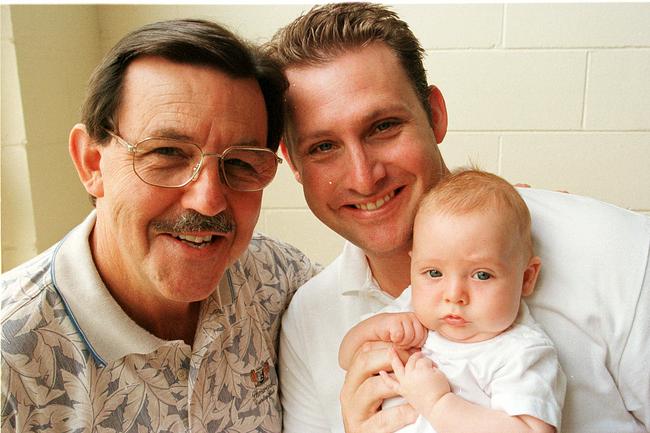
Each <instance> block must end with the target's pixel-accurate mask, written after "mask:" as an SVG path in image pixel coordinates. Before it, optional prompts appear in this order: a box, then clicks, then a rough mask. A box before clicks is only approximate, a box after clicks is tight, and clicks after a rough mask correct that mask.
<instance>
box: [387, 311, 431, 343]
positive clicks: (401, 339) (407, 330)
mask: <svg viewBox="0 0 650 433" xmlns="http://www.w3.org/2000/svg"><path fill="white" fill-rule="evenodd" d="M380 316H383V317H382V320H384V321H385V322H384V323H385V326H384V327H383V328H382V331H381V332H382V333H383V335H380V336H379V337H380V339H381V340H382V341H389V342H391V343H393V344H394V345H395V346H396V347H398V348H400V349H410V348H414V347H418V348H419V347H422V345H423V344H424V342H425V340H426V339H427V329H426V328H425V327H424V326H423V325H422V324H421V323H420V321H419V320H418V318H417V317H416V316H415V314H414V313H382V314H380Z"/></svg>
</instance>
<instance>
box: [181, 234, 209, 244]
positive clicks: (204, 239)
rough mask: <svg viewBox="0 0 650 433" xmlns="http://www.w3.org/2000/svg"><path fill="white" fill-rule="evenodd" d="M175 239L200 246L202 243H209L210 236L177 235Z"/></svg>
mask: <svg viewBox="0 0 650 433" xmlns="http://www.w3.org/2000/svg"><path fill="white" fill-rule="evenodd" d="M176 237H177V238H178V239H180V240H182V241H188V242H193V243H195V244H202V243H203V242H210V241H211V240H212V235H208V236H192V235H177V236H176Z"/></svg>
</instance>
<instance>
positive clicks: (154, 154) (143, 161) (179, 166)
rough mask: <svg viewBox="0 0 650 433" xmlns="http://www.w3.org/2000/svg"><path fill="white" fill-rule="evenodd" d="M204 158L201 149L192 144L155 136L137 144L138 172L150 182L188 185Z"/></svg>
mask: <svg viewBox="0 0 650 433" xmlns="http://www.w3.org/2000/svg"><path fill="white" fill-rule="evenodd" d="M200 160H201V150H200V149H199V148H198V147H197V146H196V145H194V144H192V143H186V142H183V141H178V140H172V139H161V138H151V139H146V140H144V141H141V142H140V143H138V144H137V145H136V148H135V153H134V154H133V168H134V170H135V173H136V174H137V175H138V177H140V179H142V180H143V181H145V182H146V183H148V184H151V185H156V186H165V187H176V186H181V185H184V184H186V183H187V182H188V181H189V180H190V179H192V176H193V175H194V170H195V169H196V168H197V166H198V164H199V161H200Z"/></svg>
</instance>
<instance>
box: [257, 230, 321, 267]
mask: <svg viewBox="0 0 650 433" xmlns="http://www.w3.org/2000/svg"><path fill="white" fill-rule="evenodd" d="M246 256H250V257H254V258H255V260H258V261H268V262H269V263H274V264H276V265H277V264H280V265H283V266H290V267H295V266H300V267H305V268H311V267H318V269H320V266H319V265H317V264H315V263H313V262H312V261H311V260H310V259H309V257H307V256H306V255H305V253H303V252H302V251H300V250H299V249H298V248H296V247H295V246H293V245H291V244H288V243H286V242H283V241H280V240H278V239H275V238H273V237H271V236H268V235H266V234H263V233H258V232H256V233H254V234H253V237H252V238H251V241H250V243H249V245H248V249H247V252H246V253H245V254H244V258H246Z"/></svg>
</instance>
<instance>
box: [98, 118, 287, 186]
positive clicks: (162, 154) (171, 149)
mask: <svg viewBox="0 0 650 433" xmlns="http://www.w3.org/2000/svg"><path fill="white" fill-rule="evenodd" d="M107 132H108V133H109V134H110V135H111V137H113V138H114V139H115V140H117V142H118V143H120V144H122V145H123V146H124V147H126V149H127V150H128V152H130V153H131V155H132V156H133V171H134V172H135V174H136V175H137V176H138V177H139V178H140V179H141V180H142V181H143V182H145V183H147V184H149V185H153V186H160V187H163V188H182V187H184V186H186V185H187V184H189V183H190V182H192V181H194V180H196V179H197V178H198V176H199V173H200V172H201V168H202V167H203V163H204V161H205V158H206V157H208V156H216V157H217V158H218V160H219V177H220V179H221V181H222V182H223V183H224V184H225V185H227V186H228V187H230V188H231V189H233V190H235V191H259V190H261V189H263V188H264V187H266V186H267V185H268V184H269V183H271V181H272V180H273V177H274V176H275V173H276V171H277V169H278V164H279V163H281V162H282V159H280V158H279V157H278V156H277V155H276V154H275V152H273V151H272V150H271V149H267V148H261V147H247V146H232V147H228V148H227V149H225V150H224V151H223V153H220V154H219V153H205V152H203V149H201V147H200V146H199V145H198V144H195V143H192V142H189V141H185V140H181V139H176V138H165V137H148V138H145V139H143V140H140V141H138V142H137V143H135V144H131V143H129V142H127V141H126V140H124V139H123V138H122V137H120V136H119V135H117V134H115V133H113V132H110V131H107Z"/></svg>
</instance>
